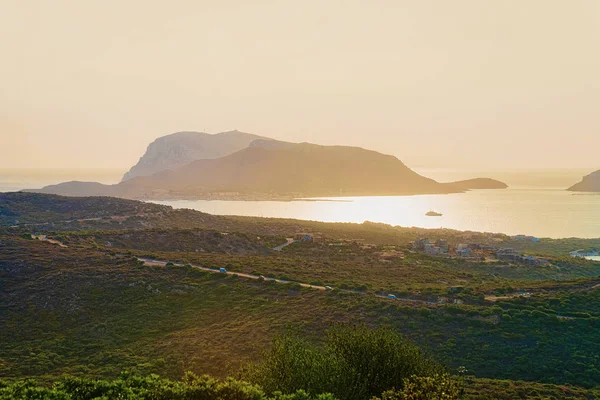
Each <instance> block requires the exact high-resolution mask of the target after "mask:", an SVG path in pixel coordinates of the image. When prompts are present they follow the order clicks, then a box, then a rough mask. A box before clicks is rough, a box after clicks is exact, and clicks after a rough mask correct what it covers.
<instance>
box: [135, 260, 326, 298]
mask: <svg viewBox="0 0 600 400" xmlns="http://www.w3.org/2000/svg"><path fill="white" fill-rule="evenodd" d="M137 259H138V260H140V261H143V262H144V264H146V265H153V266H160V267H164V266H165V265H166V264H167V261H161V260H155V259H152V258H143V257H138V258H137ZM173 264H175V265H177V266H184V265H186V264H183V263H173ZM190 265H191V266H192V267H194V268H197V269H200V270H202V271H207V272H214V273H217V274H223V273H224V274H227V275H237V276H240V277H242V278H248V279H260V278H261V275H251V274H244V273H242V272H233V271H227V272H221V271H219V270H218V269H215V268H208V267H203V266H201V265H194V264H190ZM262 278H263V279H264V280H265V281H274V282H277V283H297V284H299V285H300V286H302V287H305V288H310V289H317V290H327V288H326V287H325V286H318V285H310V284H308V283H300V282H293V281H285V280H283V279H276V278H268V277H266V276H262Z"/></svg>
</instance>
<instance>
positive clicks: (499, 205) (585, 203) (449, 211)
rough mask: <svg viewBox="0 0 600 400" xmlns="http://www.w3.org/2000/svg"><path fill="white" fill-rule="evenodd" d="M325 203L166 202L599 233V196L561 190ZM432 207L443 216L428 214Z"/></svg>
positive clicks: (342, 218) (209, 208) (217, 209)
mask: <svg viewBox="0 0 600 400" xmlns="http://www.w3.org/2000/svg"><path fill="white" fill-rule="evenodd" d="M326 200H327V201H319V200H318V199H316V200H315V201H293V202H276V201H215V200H213V201H208V200H197V201H187V200H179V201H163V202H158V203H160V204H167V205H170V206H173V207H175V208H190V209H194V210H199V211H204V212H208V213H211V214H220V215H246V216H259V217H277V218H297V219H305V220H317V221H326V222H359V223H360V222H364V221H372V222H383V223H387V224H392V225H401V226H409V227H410V226H416V227H422V228H451V229H459V230H472V231H482V232H501V233H507V234H510V235H517V234H528V235H534V236H539V237H551V238H564V237H582V238H596V237H600V195H595V194H590V195H586V194H573V193H570V192H567V191H564V190H559V189H506V190H475V191H471V192H467V193H461V194H450V195H423V196H394V197H351V198H328V199H326ZM430 210H433V211H436V212H439V213H442V214H443V216H441V217H427V216H425V213H427V212H428V211H430Z"/></svg>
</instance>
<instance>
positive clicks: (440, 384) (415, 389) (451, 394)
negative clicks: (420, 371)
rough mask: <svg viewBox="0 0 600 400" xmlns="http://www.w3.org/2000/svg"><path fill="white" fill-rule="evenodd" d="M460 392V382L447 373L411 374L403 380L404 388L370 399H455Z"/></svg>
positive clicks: (458, 396)
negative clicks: (431, 375)
mask: <svg viewBox="0 0 600 400" xmlns="http://www.w3.org/2000/svg"><path fill="white" fill-rule="evenodd" d="M461 394H462V387H461V385H460V383H459V382H458V381H457V380H455V379H452V378H450V377H449V376H448V375H435V376H433V377H429V376H425V377H419V376H412V377H410V378H409V379H405V380H404V389H402V390H399V391H396V390H395V389H394V390H388V391H386V392H384V393H383V394H382V395H381V398H379V397H373V398H372V399H371V400H455V399H458V398H460V396H461Z"/></svg>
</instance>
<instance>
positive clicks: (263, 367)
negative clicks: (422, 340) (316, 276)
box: [246, 325, 443, 400]
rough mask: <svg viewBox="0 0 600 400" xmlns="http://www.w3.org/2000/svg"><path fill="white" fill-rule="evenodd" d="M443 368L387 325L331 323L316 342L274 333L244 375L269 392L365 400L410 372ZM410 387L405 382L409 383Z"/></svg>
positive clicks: (435, 371)
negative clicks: (319, 344) (267, 347)
mask: <svg viewBox="0 0 600 400" xmlns="http://www.w3.org/2000/svg"><path fill="white" fill-rule="evenodd" d="M442 372H443V367H442V366H441V365H440V364H438V363H436V362H435V361H433V360H432V359H431V358H430V357H428V356H427V355H426V354H425V353H424V352H423V351H422V350H421V349H420V348H419V347H418V346H416V345H415V344H413V343H411V342H409V341H408V340H407V339H406V338H405V337H403V336H402V335H399V334H398V333H397V332H395V331H393V330H391V329H388V328H378V329H369V328H368V327H366V326H364V325H355V326H351V327H346V326H335V327H333V328H331V329H330V330H328V331H327V334H326V339H325V343H324V344H323V346H322V347H315V346H314V345H311V344H309V343H307V342H306V341H304V340H302V339H296V338H293V337H290V336H286V337H283V338H277V339H276V340H275V342H274V343H273V347H272V349H271V350H270V351H269V352H268V353H267V354H266V356H265V358H264V360H262V361H261V362H260V363H258V364H256V365H254V366H252V367H250V369H249V370H248V371H247V372H246V376H247V377H248V378H249V380H251V381H252V382H257V383H259V384H260V385H261V386H262V387H264V388H265V389H266V390H267V391H269V392H275V391H282V392H284V393H293V392H295V391H296V390H300V389H306V390H307V391H309V392H311V393H321V392H326V391H331V392H332V393H333V394H334V395H335V396H336V397H338V398H341V399H348V400H361V399H367V398H370V397H371V396H374V395H378V394H380V393H382V392H384V391H385V390H389V389H392V388H398V389H408V388H405V387H401V386H402V385H403V382H404V380H406V379H408V378H410V377H412V376H419V377H425V376H427V377H433V376H434V375H437V374H439V373H442ZM409 386H410V385H409Z"/></svg>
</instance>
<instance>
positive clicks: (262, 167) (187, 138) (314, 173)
mask: <svg viewBox="0 0 600 400" xmlns="http://www.w3.org/2000/svg"><path fill="white" fill-rule="evenodd" d="M240 147H241V149H239V150H236V149H238V148H240ZM225 153H230V154H226V155H222V154H225ZM197 157H199V158H198V159H196V160H193V161H191V162H187V161H189V160H190V159H191V158H197ZM184 161H186V162H185V163H184V164H183V165H180V164H182V163H183V162H184ZM157 170H158V171H157ZM506 187H507V186H506V184H504V183H502V182H499V181H495V180H492V179H487V178H478V179H471V180H466V181H459V182H451V183H440V182H436V181H435V180H433V179H429V178H426V177H424V176H421V175H419V174H418V173H416V172H415V171H413V170H411V169H410V168H408V167H407V166H406V165H405V164H404V163H402V161H400V160H399V159H398V158H396V157H394V156H390V155H385V154H381V153H378V152H375V151H371V150H366V149H363V148H360V147H350V146H320V145H316V144H311V143H289V142H281V141H276V140H272V139H267V138H262V137H261V136H257V135H252V134H248V133H243V132H238V131H231V132H224V133H220V134H216V135H209V134H204V133H198V132H179V133H176V134H173V135H168V136H165V137H163V138H160V139H157V140H156V141H154V142H153V143H152V144H151V145H150V146H148V150H147V151H146V154H144V156H143V157H142V158H141V159H140V161H139V162H138V164H136V165H135V166H134V167H132V168H131V170H130V171H129V172H128V173H127V174H125V176H124V177H123V180H122V181H121V182H120V183H118V184H116V185H104V184H100V183H97V182H78V181H74V182H64V183H60V184H57V185H50V186H46V187H44V188H42V189H32V190H28V191H31V192H39V193H48V194H59V195H65V196H113V197H121V198H128V199H139V200H178V199H189V200H191V199H209V200H210V199H222V200H294V199H298V198H306V197H334V196H335V197H344V196H391V195H414V194H447V193H459V192H464V191H467V190H471V189H504V188H506Z"/></svg>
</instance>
